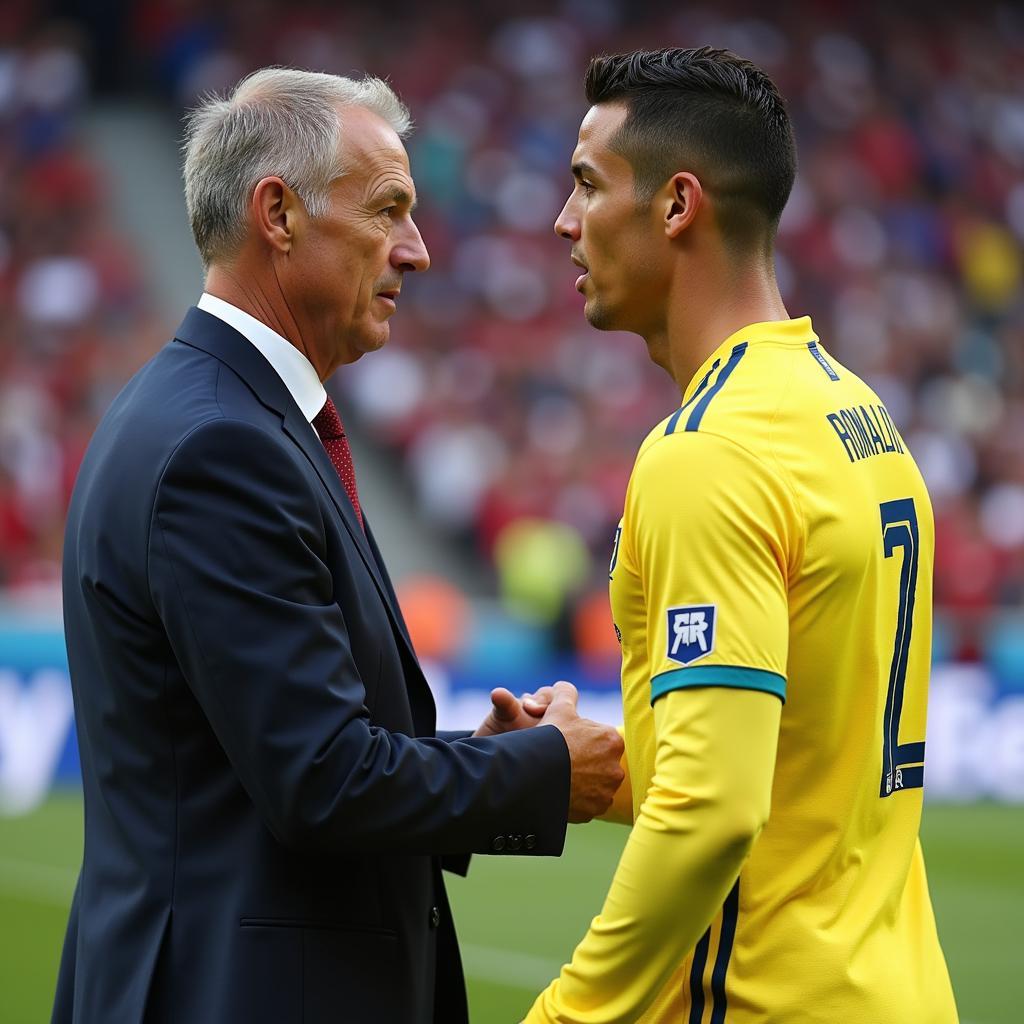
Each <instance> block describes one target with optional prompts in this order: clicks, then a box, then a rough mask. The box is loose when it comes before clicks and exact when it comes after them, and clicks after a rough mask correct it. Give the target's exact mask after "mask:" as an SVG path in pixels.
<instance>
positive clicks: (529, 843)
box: [526, 835, 537, 850]
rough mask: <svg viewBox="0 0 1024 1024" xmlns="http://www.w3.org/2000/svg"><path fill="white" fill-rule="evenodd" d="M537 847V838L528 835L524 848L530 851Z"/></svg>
mask: <svg viewBox="0 0 1024 1024" xmlns="http://www.w3.org/2000/svg"><path fill="white" fill-rule="evenodd" d="M536 845H537V837H536V836H534V835H529V836H527V837H526V848H527V849H528V850H532V849H533V848H534V847H535V846H536Z"/></svg>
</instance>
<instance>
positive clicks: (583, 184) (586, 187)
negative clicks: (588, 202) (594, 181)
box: [579, 178, 594, 196]
mask: <svg viewBox="0 0 1024 1024" xmlns="http://www.w3.org/2000/svg"><path fill="white" fill-rule="evenodd" d="M579 186H580V188H581V189H583V194H584V195H586V196H589V195H590V194H591V192H593V191H594V186H593V185H591V184H590V182H589V181H587V180H586V179H584V178H580V180H579Z"/></svg>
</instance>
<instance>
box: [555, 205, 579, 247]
mask: <svg viewBox="0 0 1024 1024" xmlns="http://www.w3.org/2000/svg"><path fill="white" fill-rule="evenodd" d="M571 206H572V198H571V197H570V198H569V199H567V200H566V201H565V206H563V207H562V212H561V213H560V214H559V215H558V216H557V217H556V218H555V234H556V235H558V237H559V238H567V239H568V240H569V241H570V242H578V241H579V240H580V220H579V217H577V216H576V215H575V213H573V211H572V209H571Z"/></svg>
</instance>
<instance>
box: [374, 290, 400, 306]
mask: <svg viewBox="0 0 1024 1024" xmlns="http://www.w3.org/2000/svg"><path fill="white" fill-rule="evenodd" d="M400 291H401V289H400V288H386V289H385V290H384V291H382V292H377V298H378V299H382V300H383V301H384V302H385V303H386V304H387V305H389V306H390V307H391V309H392V311H394V310H396V309H397V308H398V293H399V292H400Z"/></svg>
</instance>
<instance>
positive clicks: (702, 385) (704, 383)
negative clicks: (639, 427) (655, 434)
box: [665, 359, 721, 435]
mask: <svg viewBox="0 0 1024 1024" xmlns="http://www.w3.org/2000/svg"><path fill="white" fill-rule="evenodd" d="M720 362H721V360H720V359H716V360H715V361H714V362H713V363H712V364H711V369H710V370H708V372H707V373H705V374H704V379H703V380H702V381H701V382H700V383H699V384H698V385H697V390H696V391H694V393H693V394H692V395H690V398H689V401H687V402H684V403H683V404H682V406H681V407H680V408H678V409H676V411H675V412H674V413H672V418H671V419H670V420H669V421H668V423H667V424H666V425H665V434H666V435H668V434H671V433H672V432H673V431H674V430H675V429H676V424H677V423H678V422H679V417H680V416H682V414H683V411H684V410H685V409H688V408H689V407H690V406H691V405H693V403H694V402H695V401H696V399H697V397H698V396H699V395H700V393H701V392H702V391H703V390H704V389H705V388H706V387H707V386H708V381H709V380H710V379H711V374H713V373H714V372H715V370H717V369H718V365H719V363H720Z"/></svg>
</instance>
